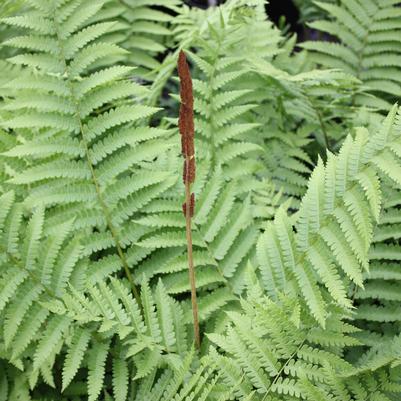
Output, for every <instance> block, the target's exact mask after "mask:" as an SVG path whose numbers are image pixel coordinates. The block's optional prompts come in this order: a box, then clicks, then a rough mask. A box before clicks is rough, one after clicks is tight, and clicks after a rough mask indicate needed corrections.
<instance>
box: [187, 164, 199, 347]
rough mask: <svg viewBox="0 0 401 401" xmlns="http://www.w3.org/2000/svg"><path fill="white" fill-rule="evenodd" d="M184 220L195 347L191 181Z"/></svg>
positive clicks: (197, 331) (195, 306)
mask: <svg viewBox="0 0 401 401" xmlns="http://www.w3.org/2000/svg"><path fill="white" fill-rule="evenodd" d="M189 158H190V157H189V156H186V161H187V165H189ZM185 221H186V237H187V253H188V273H189V282H190V285H191V303H192V315H193V323H194V338H195V345H196V348H197V349H199V348H200V346H201V341H200V334H199V318H198V302H197V297H196V281H195V268H194V258H193V252H192V227H191V225H192V216H191V183H190V182H189V181H187V182H186V183H185Z"/></svg>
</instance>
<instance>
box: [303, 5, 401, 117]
mask: <svg viewBox="0 0 401 401" xmlns="http://www.w3.org/2000/svg"><path fill="white" fill-rule="evenodd" d="M397 3H398V2H396V1H380V0H378V1H369V2H364V1H357V0H355V1H341V2H340V4H339V5H336V4H330V3H327V2H324V3H323V2H316V4H317V5H318V6H319V8H321V9H322V10H324V12H325V13H327V15H329V16H330V20H317V21H313V22H311V23H310V24H309V26H310V27H312V28H314V29H317V30H319V31H322V32H324V33H327V34H329V35H332V36H334V37H336V38H337V39H338V40H339V43H328V42H323V41H316V42H305V43H303V44H302V45H301V46H302V47H303V48H305V49H308V50H309V51H310V52H311V56H312V58H313V60H314V61H316V62H317V63H319V64H321V65H323V66H325V67H330V68H333V67H334V68H341V69H342V70H344V71H345V72H347V73H350V74H352V75H354V76H355V77H356V78H358V79H360V80H361V81H362V82H363V83H364V84H365V85H366V89H367V91H368V93H374V94H377V96H378V99H375V98H372V97H371V96H368V95H367V94H365V93H360V94H359V93H355V96H354V99H353V101H354V103H355V104H361V105H366V106H371V107H372V106H373V107H376V108H385V109H386V108H388V104H389V103H388V101H390V102H392V100H393V99H397V98H398V97H399V94H400V88H399V70H398V62H397V60H398V59H399V57H400V54H399V49H398V47H397V42H398V33H399V29H400V27H399V21H398V17H399V10H398V8H397ZM383 54H384V55H385V56H383Z"/></svg>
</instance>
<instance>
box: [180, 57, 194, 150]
mask: <svg viewBox="0 0 401 401" xmlns="http://www.w3.org/2000/svg"><path fill="white" fill-rule="evenodd" d="M178 76H179V78H180V96H181V105H180V116H179V121H178V127H179V130H180V134H181V147H182V149H181V150H182V154H183V156H189V157H190V156H193V155H194V153H195V148H194V132H195V127H194V96H193V90H192V79H191V73H190V71H189V66H188V63H187V59H186V56H185V53H184V52H183V51H180V55H179V57H178Z"/></svg>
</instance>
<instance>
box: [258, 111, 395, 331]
mask: <svg viewBox="0 0 401 401" xmlns="http://www.w3.org/2000/svg"><path fill="white" fill-rule="evenodd" d="M396 112H397V109H396V107H394V108H393V109H392V111H391V112H390V114H389V115H388V117H387V120H386V122H385V123H384V126H383V129H382V130H381V131H379V132H378V133H377V134H375V135H373V136H371V137H370V138H369V139H368V135H367V133H366V132H364V131H363V130H359V131H358V132H357V136H356V137H355V139H351V138H350V137H348V138H347V140H346V141H345V143H344V145H343V146H342V148H341V150H340V153H339V155H338V156H333V155H330V154H329V156H328V161H327V164H326V166H324V165H323V162H321V161H320V162H319V163H318V166H317V167H316V169H315V170H314V172H313V174H312V176H311V178H310V182H309V188H308V191H307V193H306V194H305V196H304V198H303V200H302V203H301V207H300V210H299V218H298V222H297V224H296V231H297V234H294V232H293V230H292V227H291V224H290V223H289V222H288V220H287V219H286V217H285V216H283V214H282V213H279V214H278V215H277V216H276V219H275V221H274V223H272V224H271V225H269V226H268V229H267V230H266V232H265V233H264V234H263V236H262V237H261V239H260V241H259V244H258V260H259V263H260V265H261V273H262V277H263V280H264V283H265V286H266V289H267V290H268V291H269V292H270V293H271V294H272V295H273V296H274V294H275V293H277V292H279V291H284V290H285V288H286V287H288V283H289V282H293V283H294V284H295V285H296V286H297V287H298V290H297V292H299V293H302V294H303V297H304V298H305V301H306V303H307V304H308V307H309V309H310V311H311V313H312V314H313V316H314V317H315V319H316V320H317V321H318V322H320V324H322V325H324V324H325V323H324V322H325V318H326V315H327V312H326V307H325V304H326V302H325V301H324V298H323V294H322V292H321V290H320V289H319V287H318V286H317V285H316V283H315V276H314V274H315V273H317V275H318V277H319V278H320V280H321V281H322V283H324V285H325V286H326V288H327V290H328V291H329V293H330V295H331V297H332V298H333V299H334V300H335V301H336V302H337V303H338V304H339V305H341V306H343V307H346V308H349V307H351V303H350V300H349V299H348V297H347V294H346V283H347V280H348V279H349V280H351V281H352V282H354V283H355V285H357V286H359V287H362V286H363V271H364V270H366V269H367V268H368V250H369V245H370V243H371V241H372V226H373V223H374V221H375V219H377V218H378V208H379V207H380V202H381V201H380V197H381V195H380V181H379V178H378V174H382V173H384V174H387V175H389V174H391V175H390V177H389V178H393V179H396V174H397V173H396V170H392V172H390V171H389V170H387V169H384V168H383V165H382V163H384V161H383V160H384V159H383V158H385V157H386V155H387V152H388V151H390V149H395V147H396V146H397V145H396V143H397V138H398V135H399V133H398V132H393V124H394V119H395V117H396ZM393 168H395V165H393ZM396 183H397V181H396ZM339 269H341V270H339ZM344 280H345V281H344Z"/></svg>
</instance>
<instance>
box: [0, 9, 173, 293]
mask: <svg viewBox="0 0 401 401" xmlns="http://www.w3.org/2000/svg"><path fill="white" fill-rule="evenodd" d="M101 6H102V3H100V2H96V3H93V5H90V6H88V5H87V4H85V3H83V2H82V3H81V4H74V5H72V4H69V3H67V4H64V5H57V4H54V5H52V4H49V5H48V6H45V7H44V8H41V7H40V6H39V5H38V10H37V12H35V14H32V15H31V14H28V15H27V16H26V17H24V18H27V19H28V20H29V21H30V23H29V26H30V27H31V29H32V31H33V32H32V35H31V36H21V37H17V38H15V39H14V40H12V41H9V42H8V44H9V45H12V46H17V47H21V48H25V49H34V50H36V49H37V47H36V45H35V43H36V41H37V38H40V41H41V43H43V46H42V45H41V47H40V49H39V50H40V52H38V53H34V54H28V53H25V54H21V55H18V56H15V57H13V58H11V59H10V60H9V61H10V62H12V63H15V64H22V65H27V66H28V68H27V69H28V70H30V74H31V75H32V74H33V73H34V71H33V69H34V68H38V69H39V73H38V74H35V75H36V77H35V80H36V81H37V83H36V85H35V87H32V85H31V82H32V81H31V80H30V78H28V76H26V77H25V76H24V77H22V78H17V79H16V80H15V81H12V82H10V83H9V86H10V87H12V88H16V87H18V88H19V91H18V93H19V95H18V96H17V97H15V99H10V101H9V102H7V104H6V105H5V107H4V109H5V110H13V111H14V112H15V111H18V112H19V113H23V112H24V115H21V116H20V117H11V118H8V119H6V121H5V122H4V123H3V126H4V127H7V128H8V129H14V130H24V133H22V131H21V134H20V135H21V140H20V142H23V143H21V144H17V145H16V146H14V148H13V149H10V150H9V151H8V152H7V153H6V155H7V156H8V157H11V158H18V159H24V160H26V162H27V166H26V168H23V169H21V170H20V171H15V172H14V173H13V175H12V177H10V180H9V182H10V183H13V184H22V185H29V186H30V188H31V191H30V196H29V197H28V198H27V200H26V202H28V203H29V205H30V206H33V205H37V204H41V205H43V206H45V207H50V206H51V207H52V212H51V214H52V218H53V219H54V220H57V223H53V229H54V224H56V225H57V224H64V222H65V221H66V220H65V217H67V216H68V217H67V220H69V219H73V220H74V221H75V223H73V230H74V231H76V230H80V229H89V228H91V229H94V228H95V229H96V230H97V231H98V233H94V234H93V236H92V237H91V238H90V237H89V238H87V241H86V245H85V247H86V250H83V253H84V254H86V255H90V254H91V253H93V252H94V251H99V250H100V249H102V248H104V249H105V248H110V247H115V250H116V253H117V254H118V257H119V262H118V263H119V264H120V266H123V267H124V269H125V273H126V275H127V277H129V279H130V281H131V282H132V283H133V281H132V277H131V272H130V269H129V266H128V263H127V260H126V256H125V252H124V251H123V248H126V247H127V246H129V242H128V243H127V242H124V243H123V241H122V238H121V232H124V231H125V230H126V229H125V228H124V224H126V223H127V219H128V217H129V216H130V215H131V214H132V213H134V212H135V210H136V206H134V204H133V201H134V199H135V198H136V197H137V196H144V198H145V199H143V202H145V203H146V201H149V200H151V199H152V198H153V197H154V196H155V195H157V194H159V193H161V192H163V190H164V189H165V188H167V187H168V186H169V185H171V184H170V183H169V180H168V179H167V180H166V181H164V182H163V180H164V179H165V178H167V177H166V176H165V175H163V176H162V175H160V176H159V177H160V179H159V181H158V182H157V181H156V182H155V183H154V184H155V185H154V186H152V185H149V184H147V185H145V186H139V187H138V186H137V185H135V186H133V187H132V190H131V191H127V190H126V189H125V188H123V187H122V186H121V184H118V183H116V182H115V180H116V178H117V177H124V180H126V184H125V185H127V184H128V182H129V181H130V180H131V181H132V182H133V181H135V178H134V177H135V175H134V176H133V175H132V173H131V172H130V170H131V169H132V168H133V166H135V165H136V166H139V165H141V164H144V168H145V169H146V170H147V168H146V161H149V160H151V159H152V158H154V157H157V155H158V154H160V152H161V151H162V149H161V147H162V148H163V149H166V148H168V147H169V145H168V144H165V143H164V144H163V145H161V144H160V143H159V142H158V139H157V138H160V137H161V136H165V135H168V132H167V131H163V130H161V129H157V128H146V127H140V126H138V124H137V122H138V121H139V120H141V119H144V118H147V117H149V116H150V115H152V114H153V113H154V112H155V111H156V109H154V108H151V107H147V106H142V105H139V104H134V103H132V102H131V104H129V105H122V106H117V107H113V106H111V103H112V102H113V101H114V102H115V101H116V100H118V99H121V100H124V99H125V98H126V97H127V96H128V95H131V96H135V95H137V94H138V87H137V85H131V84H129V83H128V82H126V81H125V82H124V80H122V79H123V77H124V75H125V74H126V73H127V70H128V69H127V68H126V67H117V66H116V67H110V68H108V67H107V66H103V67H99V68H98V69H97V70H96V69H95V70H94V68H96V65H94V63H95V62H97V63H99V61H100V60H102V59H106V60H107V58H108V57H110V56H111V55H112V54H115V53H116V52H117V53H121V51H122V50H121V49H120V48H118V47H117V46H115V45H113V44H109V43H101V42H98V41H95V42H94V43H91V42H93V40H94V39H96V38H97V36H100V35H102V34H104V33H105V32H106V31H107V30H106V29H104V25H99V24H95V25H89V26H87V25H86V24H87V22H86V21H88V20H89V19H90V18H91V17H93V15H94V14H95V13H96V12H97V11H98V10H99V9H100V8H101ZM77 15H80V17H79V18H76V16H77ZM21 21H22V20H21V17H10V18H8V19H6V20H5V22H6V23H8V24H10V25H17V26H20V25H24V24H23V23H22V22H21ZM39 23H40V26H41V30H40V31H39V32H37V28H36V25H34V24H39ZM38 26H39V25H38ZM92 28H93V29H92ZM88 29H92V31H93V35H92V40H89V39H88V40H87V41H86V42H85V43H81V37H82V36H83V33H85V37H86V38H88V35H87V33H88ZM38 35H39V36H38ZM89 51H90V52H91V54H92V56H91V57H90V58H88V57H87V55H88V54H89ZM53 73H56V75H52V74H53ZM49 79H50V80H51V81H52V82H53V86H52V87H51V88H49V87H48V82H49ZM49 90H50V91H51V93H50V97H49V95H48V94H46V93H47V91H49ZM99 108H103V110H101V111H100V112H98V110H99ZM22 138H24V139H23V140H22ZM60 143H64V145H62V146H61V148H60V147H59V144H60ZM154 173H155V172H154V171H152V172H151V174H154ZM156 175H157V173H156ZM162 177H163V178H162ZM170 182H171V181H170ZM79 192H80V193H81V194H83V193H86V196H82V195H78V193H79ZM145 192H147V195H146V194H145ZM111 197H112V198H113V201H110V200H109V199H110V198H111ZM146 198H147V200H146ZM79 205H80V206H79ZM117 210H118V212H117V213H115V211H117ZM86 211H87V212H89V213H90V214H91V215H92V219H93V220H92V221H90V220H87V224H84V225H82V219H81V218H80V217H79V216H80V215H81V216H82V217H83V214H84V213H85V212H86ZM54 220H53V221H54ZM78 221H80V223H78V224H77V222H78ZM100 236H103V237H104V240H103V241H105V242H103V244H104V245H96V246H93V245H91V243H96V242H97V241H98V238H99V237H100ZM106 238H107V240H106ZM99 246H100V248H99ZM114 269H115V268H114ZM114 271H115V270H114ZM133 290H134V291H135V292H137V290H136V289H135V287H133Z"/></svg>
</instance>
